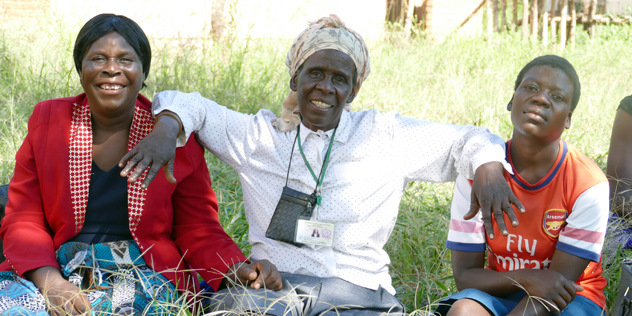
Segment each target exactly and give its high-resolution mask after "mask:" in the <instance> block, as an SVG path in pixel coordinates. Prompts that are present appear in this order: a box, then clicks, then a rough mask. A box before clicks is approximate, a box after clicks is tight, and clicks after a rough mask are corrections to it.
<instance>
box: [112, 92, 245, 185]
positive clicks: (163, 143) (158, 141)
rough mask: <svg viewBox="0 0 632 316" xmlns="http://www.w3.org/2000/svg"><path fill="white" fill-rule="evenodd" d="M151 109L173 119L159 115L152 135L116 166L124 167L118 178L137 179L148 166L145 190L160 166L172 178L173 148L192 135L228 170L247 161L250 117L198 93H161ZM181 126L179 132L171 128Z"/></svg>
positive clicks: (183, 142) (156, 113)
mask: <svg viewBox="0 0 632 316" xmlns="http://www.w3.org/2000/svg"><path fill="white" fill-rule="evenodd" d="M152 107H153V110H152V111H153V113H154V114H155V115H157V116H158V115H159V114H160V113H163V112H164V111H168V112H169V113H170V114H172V115H173V116H174V117H171V116H167V115H161V116H160V120H157V121H156V125H155V127H154V131H153V132H152V133H150V134H149V135H148V136H147V137H146V138H145V139H143V140H142V141H141V142H140V143H139V144H138V145H136V147H134V148H133V149H132V150H131V151H130V152H129V153H127V154H126V155H125V156H124V157H123V158H122V159H121V161H120V163H119V165H120V166H123V165H125V168H124V169H123V171H122V172H121V175H122V176H127V175H128V174H129V175H130V177H129V178H130V181H135V180H136V179H138V177H139V176H140V174H141V173H142V172H143V171H144V170H145V169H146V168H147V167H149V166H151V169H150V171H149V173H148V174H147V176H146V177H145V181H144V182H143V183H144V185H145V187H147V186H148V185H149V183H151V181H152V180H153V179H154V177H155V175H156V174H157V173H158V171H159V170H160V168H161V167H162V166H166V168H165V172H166V174H168V175H169V174H172V173H173V166H172V163H173V157H174V156H175V148H176V146H182V145H184V144H185V143H186V142H187V140H188V138H189V136H190V135H191V134H192V133H196V134H197V136H198V139H199V141H200V143H201V144H202V145H203V146H204V147H205V148H206V149H208V150H209V151H210V152H211V153H213V155H215V156H217V157H218V158H219V159H220V160H222V161H223V162H225V163H226V164H228V165H230V166H231V167H236V166H239V165H240V164H241V162H243V161H244V160H245V159H247V156H248V155H247V153H246V152H245V151H244V148H245V144H246V142H245V139H246V137H247V135H248V132H249V130H250V128H251V125H252V122H253V121H254V116H253V115H248V114H243V113H239V112H236V111H232V110H229V109H227V108H226V107H224V106H221V105H219V104H217V103H215V102H214V101H212V100H209V99H206V98H204V97H203V96H202V95H200V94H199V93H197V92H194V93H183V92H179V91H163V92H160V93H158V94H156V96H155V97H154V102H153V104H152ZM177 120H179V122H178V121H177ZM180 123H181V124H182V131H181V130H178V129H177V128H173V127H174V126H179V124H180ZM167 124H169V126H167ZM181 132H182V133H183V134H182V135H181V134H180V133H181ZM168 178H169V176H168Z"/></svg>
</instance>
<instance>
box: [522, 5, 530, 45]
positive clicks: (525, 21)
mask: <svg viewBox="0 0 632 316" xmlns="http://www.w3.org/2000/svg"><path fill="white" fill-rule="evenodd" d="M528 26H529V0H522V39H523V40H526V39H527V38H528V37H529V29H527V27H528Z"/></svg>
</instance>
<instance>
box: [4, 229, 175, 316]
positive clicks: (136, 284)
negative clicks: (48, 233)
mask: <svg viewBox="0 0 632 316" xmlns="http://www.w3.org/2000/svg"><path fill="white" fill-rule="evenodd" d="M57 262H59V265H60V267H61V273H62V275H63V277H64V278H65V279H67V280H68V281H70V282H72V283H74V284H75V285H77V286H78V287H79V288H81V289H83V290H84V294H85V295H86V297H87V298H88V300H89V301H90V305H91V306H92V315H103V314H106V315H176V314H178V312H179V311H180V307H179V306H178V305H180V306H182V303H180V304H178V303H179V302H178V298H179V297H178V295H177V290H176V289H175V287H174V286H173V284H172V283H171V282H170V281H169V280H168V279H167V278H165V277H164V276H162V275H161V274H159V273H157V272H155V271H154V270H152V269H151V268H150V267H148V266H147V264H146V263H145V261H144V260H143V257H142V254H141V252H140V249H139V248H138V246H137V245H136V243H134V242H133V241H127V240H126V241H117V242H108V243H101V244H92V245H91V244H85V243H80V242H68V243H65V244H63V245H62V246H61V247H59V249H58V250H57ZM0 315H37V316H40V315H42V316H43V315H48V312H47V311H46V302H45V298H44V296H42V294H41V293H40V291H39V289H38V288H37V287H36V286H35V284H33V283H32V282H30V281H28V280H26V279H24V278H21V277H19V276H18V275H16V274H15V273H13V272H0Z"/></svg>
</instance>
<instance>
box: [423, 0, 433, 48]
mask: <svg viewBox="0 0 632 316" xmlns="http://www.w3.org/2000/svg"><path fill="white" fill-rule="evenodd" d="M433 1H434V0H426V21H425V23H424V24H425V27H426V34H428V35H427V37H428V39H431V40H432V39H433V38H434V34H433V33H434V30H433V27H434V21H433V20H434V13H433V11H434V4H433V3H432V2H433Z"/></svg>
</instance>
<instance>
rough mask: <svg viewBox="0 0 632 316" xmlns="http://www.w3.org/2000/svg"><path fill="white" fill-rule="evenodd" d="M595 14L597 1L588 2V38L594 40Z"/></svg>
mask: <svg viewBox="0 0 632 316" xmlns="http://www.w3.org/2000/svg"><path fill="white" fill-rule="evenodd" d="M596 13H597V0H592V1H591V2H590V18H589V19H588V21H589V22H590V31H589V33H590V38H595V14H596Z"/></svg>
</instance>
